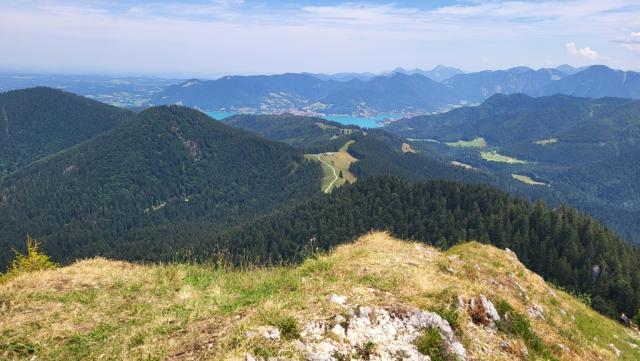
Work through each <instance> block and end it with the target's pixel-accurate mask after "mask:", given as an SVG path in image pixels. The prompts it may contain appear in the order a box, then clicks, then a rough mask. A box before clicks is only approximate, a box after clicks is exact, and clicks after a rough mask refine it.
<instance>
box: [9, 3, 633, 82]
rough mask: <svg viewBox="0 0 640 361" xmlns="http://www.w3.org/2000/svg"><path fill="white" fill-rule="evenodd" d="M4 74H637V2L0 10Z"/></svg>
mask: <svg viewBox="0 0 640 361" xmlns="http://www.w3.org/2000/svg"><path fill="white" fill-rule="evenodd" d="M0 43H2V44H3V57H2V58H0V69H1V70H2V71H3V72H5V73H6V72H22V73H49V74H79V75H81V74H105V75H111V74H113V75H129V76H136V75H139V76H158V77H170V78H216V77H220V76H224V75H236V74H237V75H250V74H279V73H286V72H311V73H341V72H372V73H380V72H385V71H390V70H393V69H395V68H396V67H403V68H405V69H413V68H421V69H426V70H428V69H431V68H433V67H434V66H436V65H438V64H443V65H446V66H452V67H456V68H460V69H462V70H464V71H467V72H473V71H478V70H486V69H507V68H511V67H514V66H529V67H531V68H534V69H537V68H543V67H545V68H546V67H555V66H558V65H560V64H571V65H572V66H575V67H580V66H588V65H594V64H604V65H607V66H609V67H612V68H616V69H623V70H640V3H638V2H637V0H610V1H606V2H603V1H600V0H547V1H544V0H543V1H538V0H521V1H486V0H467V1H465V0H438V1H430V2H428V3H426V4H425V3H424V2H420V1H367V2H343V1H335V0H333V1H323V2H318V1H310V0H298V1H295V0H291V1H269V2H266V1H252V0H246V1H245V0H209V1H205V0H189V1H187V2H176V1H167V0H127V1H119V2H108V1H103V0H91V1H76V0H34V1H6V0H0Z"/></svg>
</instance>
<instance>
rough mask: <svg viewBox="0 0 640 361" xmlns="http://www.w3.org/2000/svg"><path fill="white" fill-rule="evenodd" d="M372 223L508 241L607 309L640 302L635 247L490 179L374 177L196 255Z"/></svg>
mask: <svg viewBox="0 0 640 361" xmlns="http://www.w3.org/2000/svg"><path fill="white" fill-rule="evenodd" d="M370 230H387V231H390V232H391V233H392V234H393V235H394V236H397V237H402V238H406V239H413V240H419V241H422V242H426V243H428V244H432V245H436V246H438V247H443V248H447V247H450V246H452V245H454V244H456V243H459V242H464V241H467V240H477V241H480V242H483V243H491V244H493V245H496V246H497V247H500V248H504V247H508V248H510V249H512V250H513V251H514V252H516V254H517V255H518V257H519V258H520V260H521V261H522V262H523V263H524V264H525V265H526V266H527V267H529V268H530V269H532V270H534V271H535V272H537V273H539V274H540V275H542V276H543V277H545V278H546V279H547V280H550V281H553V282H555V283H557V284H559V285H562V286H565V287H567V288H569V289H571V290H573V291H576V292H585V293H589V294H591V295H592V297H593V307H594V308H596V309H598V310H599V311H601V312H604V313H605V314H608V315H615V314H616V312H620V311H623V312H626V313H627V314H634V313H635V311H636V310H637V308H638V306H640V263H638V259H640V258H639V257H640V250H639V249H638V248H637V247H636V246H634V245H631V244H629V243H627V242H626V241H624V240H623V239H621V238H619V237H618V236H617V235H616V234H615V233H614V232H612V231H610V230H609V229H608V228H606V227H605V226H603V225H601V224H600V223H598V222H597V221H595V220H594V219H592V218H591V217H589V216H586V215H584V214H581V213H579V212H577V211H576V210H574V209H572V208H570V207H567V206H560V207H557V208H555V209H554V208H550V207H548V206H546V205H545V204H544V203H542V202H536V203H530V202H528V201H526V200H524V199H520V198H514V197H512V196H509V195H508V194H507V193H505V192H503V191H499V190H496V189H494V188H491V187H488V186H484V185H473V184H465V185H463V184H460V183H457V182H448V181H429V182H418V183H410V182H407V181H405V180H401V179H399V178H396V177H371V178H367V179H364V180H361V181H359V182H358V183H356V184H354V185H350V186H345V187H342V188H339V189H337V190H336V191H334V192H333V193H332V194H330V195H326V196H325V195H323V196H318V197H315V198H313V199H311V200H308V201H306V202H304V203H303V204H301V205H299V206H296V207H292V208H290V209H286V210H280V211H277V212H275V213H274V214H271V215H267V216H265V217H263V218H261V219H259V220H258V221H256V222H253V223H252V224H250V225H243V226H242V227H237V228H235V229H232V230H230V231H228V232H226V233H223V234H221V235H210V238H209V239H208V240H206V241H204V242H202V243H201V244H200V246H198V247H197V248H196V249H195V250H194V252H193V253H192V254H197V255H200V257H204V258H207V257H210V256H212V255H213V256H214V255H216V254H217V253H218V252H219V251H220V250H221V249H226V250H227V251H228V252H229V254H230V255H232V256H233V257H235V259H236V260H237V261H238V262H241V261H242V260H253V261H256V260H262V261H263V262H279V261H281V260H292V259H298V258H299V257H300V256H301V255H304V254H307V253H306V252H308V251H309V249H312V248H315V247H318V248H320V249H329V248H331V247H333V246H335V245H337V244H340V243H343V242H348V241H350V240H353V239H355V238H357V237H358V236H359V235H362V234H363V233H366V232H369V231H370Z"/></svg>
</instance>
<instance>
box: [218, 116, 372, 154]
mask: <svg viewBox="0 0 640 361" xmlns="http://www.w3.org/2000/svg"><path fill="white" fill-rule="evenodd" d="M224 123H225V124H228V125H230V126H232V127H235V128H240V129H245V130H248V131H250V132H253V133H256V134H258V135H260V136H261V137H263V138H267V139H271V140H277V141H280V142H284V143H287V144H289V145H292V146H294V147H297V148H304V149H307V150H309V151H310V152H311V151H314V150H315V149H316V148H322V149H325V148H326V146H327V145H329V144H331V145H333V147H329V148H330V149H333V150H335V149H337V148H339V147H341V146H342V145H343V144H344V143H345V142H347V141H348V140H350V139H352V137H353V136H355V135H356V134H364V133H366V132H365V131H364V130H362V129H360V128H359V127H357V126H349V125H344V124H340V123H336V122H332V121H329V120H326V119H322V118H318V117H307V116H298V115H292V114H281V115H253V114H239V115H234V116H231V117H229V118H226V119H225V120H224Z"/></svg>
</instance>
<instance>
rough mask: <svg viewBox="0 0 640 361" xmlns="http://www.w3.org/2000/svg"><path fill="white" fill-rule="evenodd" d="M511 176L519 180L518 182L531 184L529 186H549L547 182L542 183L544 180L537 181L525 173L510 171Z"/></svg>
mask: <svg viewBox="0 0 640 361" xmlns="http://www.w3.org/2000/svg"><path fill="white" fill-rule="evenodd" d="M511 177H513V179H515V180H519V181H520V182H522V183H525V184H528V185H531V186H547V187H550V185H549V184H548V183H544V182H539V181H536V180H533V179H532V178H531V177H528V176H526V175H522V174H515V173H511Z"/></svg>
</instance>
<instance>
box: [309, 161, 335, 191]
mask: <svg viewBox="0 0 640 361" xmlns="http://www.w3.org/2000/svg"><path fill="white" fill-rule="evenodd" d="M315 156H316V158H318V160H319V161H320V162H321V163H323V164H326V165H327V167H329V168H331V170H332V171H333V177H334V179H333V181H332V182H331V183H329V185H328V186H327V188H325V190H324V192H325V193H329V190H330V189H331V187H333V185H334V184H335V183H336V181H337V180H338V173H336V169H335V168H334V167H333V166H332V165H331V164H329V163H327V162H325V161H324V160H322V159H320V154H316V155H315Z"/></svg>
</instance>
